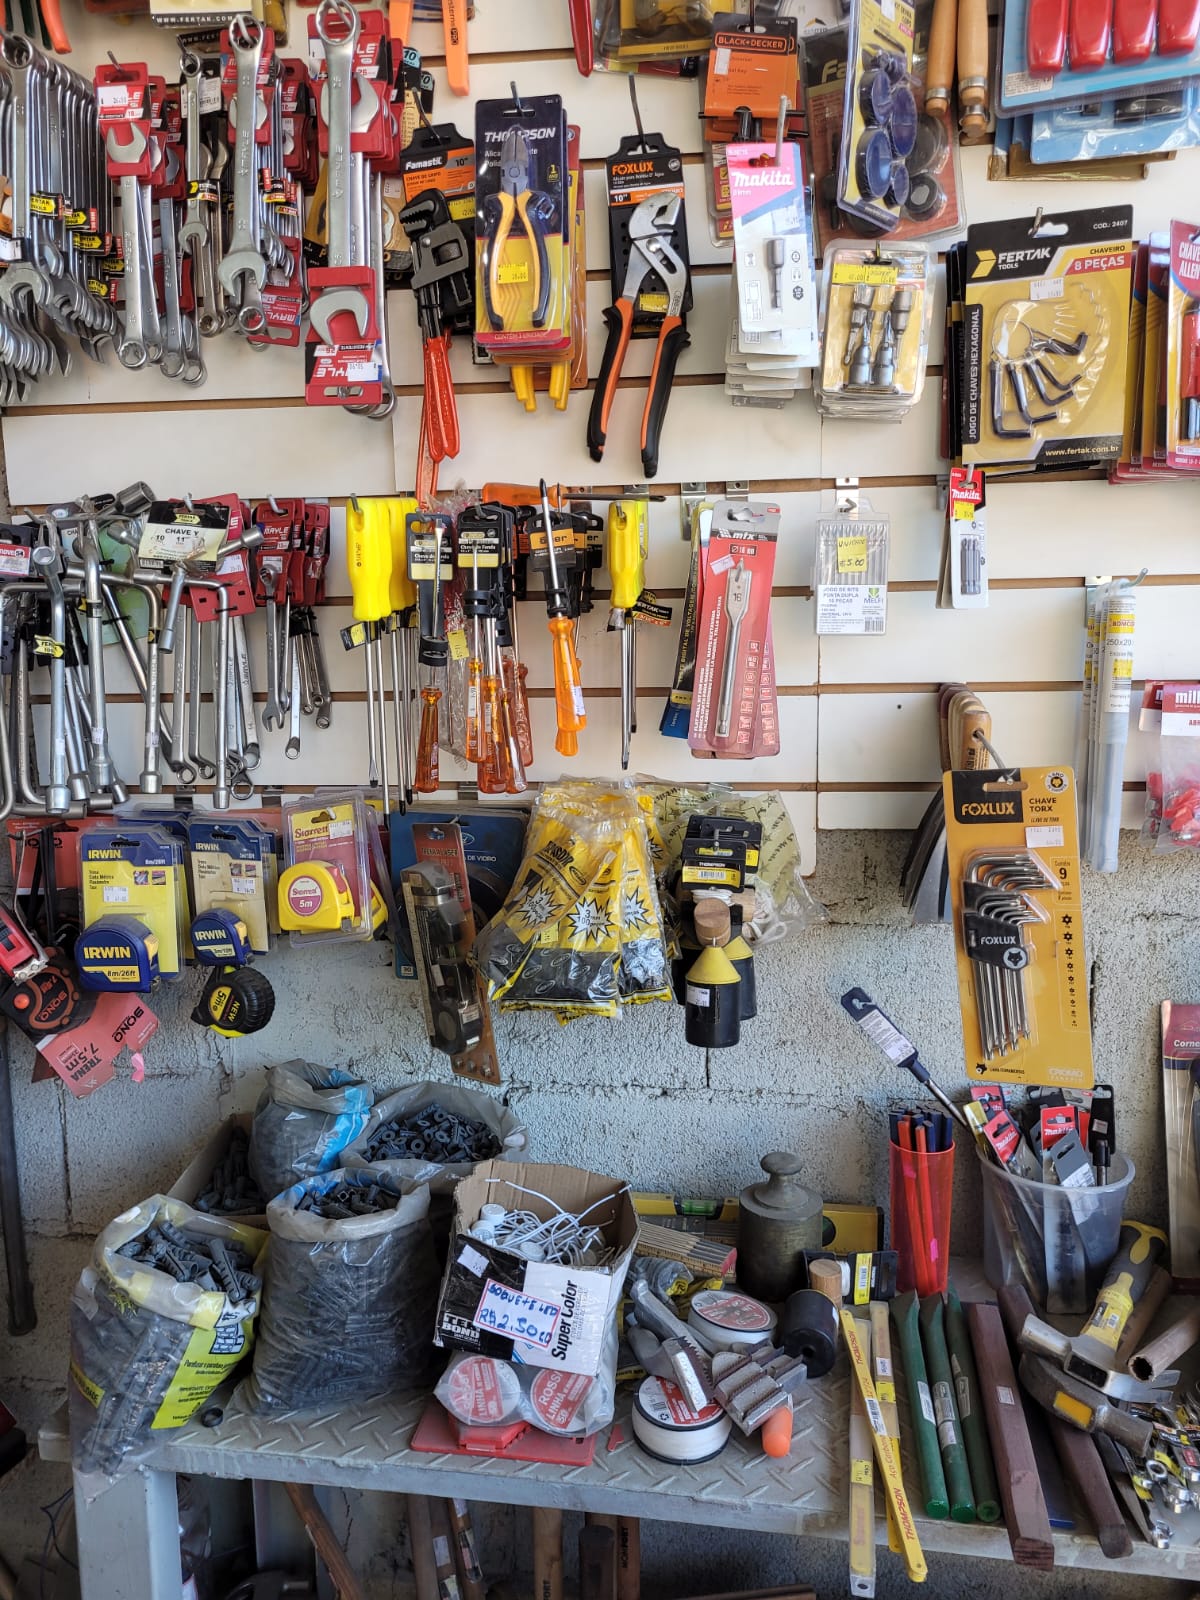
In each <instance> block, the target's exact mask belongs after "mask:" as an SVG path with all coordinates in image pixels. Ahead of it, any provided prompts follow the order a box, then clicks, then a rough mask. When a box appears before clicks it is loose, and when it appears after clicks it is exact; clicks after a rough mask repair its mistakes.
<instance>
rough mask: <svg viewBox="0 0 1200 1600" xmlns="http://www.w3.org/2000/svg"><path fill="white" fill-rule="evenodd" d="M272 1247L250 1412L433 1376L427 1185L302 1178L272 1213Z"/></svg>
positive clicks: (330, 1401)
mask: <svg viewBox="0 0 1200 1600" xmlns="http://www.w3.org/2000/svg"><path fill="white" fill-rule="evenodd" d="M267 1226H268V1227H269V1229H270V1232H271V1247H270V1249H269V1250H268V1252H267V1255H266V1261H265V1268H264V1276H263V1313H262V1317H261V1319H260V1324H259V1337H258V1343H257V1345H256V1346H255V1351H254V1368H253V1371H252V1372H251V1375H250V1377H249V1378H248V1379H247V1380H246V1381H245V1382H244V1383H243V1384H242V1385H241V1387H240V1388H239V1390H238V1399H239V1400H240V1401H242V1402H243V1403H244V1404H245V1405H246V1406H247V1407H248V1408H249V1409H250V1410H251V1411H292V1410H300V1409H303V1408H305V1407H308V1406H327V1405H337V1404H342V1405H349V1404H353V1403H354V1402H355V1401H357V1400H368V1399H370V1398H371V1396H372V1395H377V1394H387V1393H392V1392H396V1391H403V1390H415V1389H420V1388H423V1387H424V1386H425V1385H426V1384H427V1383H428V1381H429V1379H430V1378H431V1377H432V1376H433V1372H434V1370H435V1366H436V1356H435V1353H434V1351H433V1348H432V1340H433V1319H434V1311H435V1308H436V1303H437V1258H436V1257H435V1255H434V1250H433V1236H432V1234H431V1233H430V1229H429V1190H428V1188H427V1187H426V1185H425V1184H413V1183H410V1182H409V1181H408V1179H406V1178H396V1177H392V1176H391V1175H389V1174H386V1173H382V1172H379V1171H376V1170H373V1169H371V1168H365V1169H360V1168H353V1167H347V1168H342V1169H339V1170H338V1171H336V1172H324V1173H321V1174H320V1175H319V1176H318V1177H315V1178H307V1179H305V1181H304V1182H303V1183H298V1184H295V1185H294V1186H293V1187H292V1188H290V1189H286V1190H284V1192H283V1194H281V1195H276V1197H275V1199H274V1200H272V1201H271V1203H270V1205H269V1206H268V1207H267Z"/></svg>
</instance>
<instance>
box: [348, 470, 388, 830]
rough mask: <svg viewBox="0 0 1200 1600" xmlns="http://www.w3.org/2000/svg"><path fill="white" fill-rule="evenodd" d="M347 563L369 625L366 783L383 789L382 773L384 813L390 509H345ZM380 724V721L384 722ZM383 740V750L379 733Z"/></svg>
mask: <svg viewBox="0 0 1200 1600" xmlns="http://www.w3.org/2000/svg"><path fill="white" fill-rule="evenodd" d="M346 561H347V566H348V570H349V575H350V588H351V591H352V592H353V595H354V617H355V620H356V621H358V622H363V623H365V624H366V629H367V638H366V644H365V646H364V659H365V661H366V681H367V763H368V780H367V781H368V782H369V783H370V784H372V785H375V784H377V783H379V781H380V775H381V772H382V778H383V804H384V810H385V812H386V811H390V810H391V784H390V779H389V771H388V751H387V732H386V715H387V709H386V700H385V698H384V684H383V651H382V641H381V640H380V637H379V633H378V631H377V624H378V623H380V622H382V620H383V619H384V618H385V617H386V616H388V614H389V613H390V611H391V609H392V602H391V582H392V536H391V523H390V518H389V516H388V513H387V506H386V503H384V502H381V501H378V500H358V499H356V498H355V497H354V496H353V495H352V496H351V497H350V502H349V504H348V505H347V507H346ZM381 718H382V721H381ZM381 729H382V731H383V734H384V737H383V740H382V747H381V742H380V732H381Z"/></svg>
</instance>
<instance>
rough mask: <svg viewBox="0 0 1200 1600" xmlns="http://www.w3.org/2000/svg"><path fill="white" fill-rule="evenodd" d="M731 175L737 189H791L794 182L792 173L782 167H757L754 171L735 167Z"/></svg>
mask: <svg viewBox="0 0 1200 1600" xmlns="http://www.w3.org/2000/svg"><path fill="white" fill-rule="evenodd" d="M731 176H732V178H733V187H734V188H735V189H789V188H791V184H792V175H791V173H790V172H787V171H785V170H784V168H782V167H757V168H755V170H754V171H753V172H739V171H738V169H737V168H736V167H735V168H734V169H733V172H732V174H731Z"/></svg>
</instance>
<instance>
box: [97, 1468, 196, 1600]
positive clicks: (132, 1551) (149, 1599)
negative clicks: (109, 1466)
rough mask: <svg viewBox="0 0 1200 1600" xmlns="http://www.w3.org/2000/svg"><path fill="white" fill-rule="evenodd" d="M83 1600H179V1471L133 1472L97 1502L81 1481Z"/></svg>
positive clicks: (101, 1494) (101, 1495) (108, 1490)
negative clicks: (176, 1491)
mask: <svg viewBox="0 0 1200 1600" xmlns="http://www.w3.org/2000/svg"><path fill="white" fill-rule="evenodd" d="M75 1523H76V1537H77V1540H78V1545H79V1579H80V1586H81V1590H82V1595H83V1600H179V1590H180V1585H181V1583H182V1581H183V1580H182V1577H181V1575H180V1565H179V1502H178V1499H177V1497H176V1493H175V1474H174V1473H173V1472H148V1471H145V1470H141V1471H134V1472H128V1473H126V1474H125V1475H124V1477H121V1478H118V1479H117V1481H116V1483H114V1484H113V1485H112V1486H111V1488H108V1489H105V1490H103V1491H102V1492H101V1493H100V1494H98V1495H97V1496H96V1497H95V1499H94V1500H88V1499H86V1498H85V1494H84V1482H83V1480H81V1479H80V1477H79V1475H78V1474H76V1477H75Z"/></svg>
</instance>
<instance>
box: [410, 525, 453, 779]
mask: <svg viewBox="0 0 1200 1600" xmlns="http://www.w3.org/2000/svg"><path fill="white" fill-rule="evenodd" d="M451 527H452V519H451V518H449V517H447V516H438V515H432V516H427V517H409V519H408V575H409V577H410V578H411V579H412V580H413V582H414V583H415V584H416V586H417V606H418V609H419V612H420V626H421V637H420V643H419V645H418V651H417V660H418V662H419V663H421V664H423V665H424V666H425V667H427V668H428V669H429V681H428V682H427V683H426V684H425V685H424V686H423V687H422V689H421V728H420V733H419V734H418V737H417V769H416V773H415V774H414V777H413V789H414V790H415V792H416V793H418V794H433V793H435V792H436V790H437V788H438V782H439V758H440V742H439V736H438V721H439V716H440V711H439V707H440V703H441V699H442V691H441V689H439V688H438V687H437V686H436V685H435V684H434V682H433V674H434V673H435V672H438V671H442V672H444V671H445V669H446V662H447V659H448V656H449V649H448V646H447V643H446V619H445V613H444V611H443V609H442V584H443V582H444V581H445V580H446V579H448V578H449V577H450V576H451V572H452V569H451V568H450V566H449V565H448V564H447V563H448V560H449V555H450V529H451Z"/></svg>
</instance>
